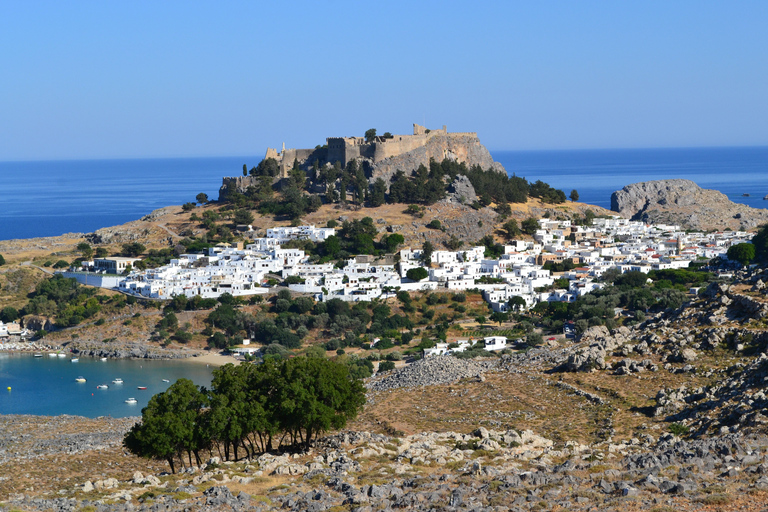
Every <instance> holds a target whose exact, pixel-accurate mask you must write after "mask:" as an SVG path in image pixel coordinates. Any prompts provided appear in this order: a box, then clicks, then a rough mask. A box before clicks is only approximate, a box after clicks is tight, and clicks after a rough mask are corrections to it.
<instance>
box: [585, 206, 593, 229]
mask: <svg viewBox="0 0 768 512" xmlns="http://www.w3.org/2000/svg"><path fill="white" fill-rule="evenodd" d="M594 220H595V212H593V211H592V210H590V209H587V210H585V211H584V225H585V226H591V225H592V221H594Z"/></svg>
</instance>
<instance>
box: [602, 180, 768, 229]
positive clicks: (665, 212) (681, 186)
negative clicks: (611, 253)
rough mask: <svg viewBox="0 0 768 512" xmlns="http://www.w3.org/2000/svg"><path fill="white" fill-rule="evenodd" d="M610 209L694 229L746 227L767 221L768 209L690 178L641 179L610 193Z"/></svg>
mask: <svg viewBox="0 0 768 512" xmlns="http://www.w3.org/2000/svg"><path fill="white" fill-rule="evenodd" d="M611 210H613V211H614V212H617V213H619V214H620V215H622V216H623V217H627V218H630V219H632V220H641V221H643V222H647V223H655V224H677V225H680V226H682V227H683V228H685V229H695V230H705V231H707V230H724V229H731V230H748V229H752V228H755V227H757V226H759V225H761V224H763V223H765V222H768V210H763V209H757V208H751V207H749V206H746V205H743V204H738V203H734V202H732V201H730V200H729V199H728V197H726V195H725V194H723V193H722V192H718V191H717V190H707V189H703V188H701V187H699V186H698V185H697V184H696V183H694V182H693V181H690V180H683V179H673V180H657V181H644V182H641V183H633V184H631V185H627V186H625V187H624V188H622V189H621V190H617V191H616V192H614V193H613V194H612V195H611Z"/></svg>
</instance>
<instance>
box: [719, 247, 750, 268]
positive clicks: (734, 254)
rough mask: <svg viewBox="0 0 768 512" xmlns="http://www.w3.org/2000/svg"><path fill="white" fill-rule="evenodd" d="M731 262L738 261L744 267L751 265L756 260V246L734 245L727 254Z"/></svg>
mask: <svg viewBox="0 0 768 512" xmlns="http://www.w3.org/2000/svg"><path fill="white" fill-rule="evenodd" d="M726 256H728V259H729V260H731V261H738V262H739V263H740V264H741V265H742V266H747V265H749V264H750V263H751V262H752V260H754V259H755V246H754V245H752V244H751V243H741V244H736V245H732V246H730V247H729V248H728V252H727V253H726Z"/></svg>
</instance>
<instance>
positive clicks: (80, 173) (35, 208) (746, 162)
mask: <svg viewBox="0 0 768 512" xmlns="http://www.w3.org/2000/svg"><path fill="white" fill-rule="evenodd" d="M492 155H493V157H494V159H496V160H497V161H499V162H501V163H502V164H503V165H504V167H506V169H507V171H508V172H509V173H510V174H511V173H515V174H517V175H518V176H522V177H525V178H527V179H528V180H529V181H536V180H539V179H540V180H542V181H545V182H547V183H549V184H550V185H552V186H554V187H556V188H560V189H562V190H564V191H565V192H566V194H570V191H571V190H572V189H574V188H575V189H576V190H578V192H579V195H580V201H582V202H586V203H592V204H596V205H598V206H603V207H606V208H610V198H611V193H612V192H613V191H615V190H618V189H620V188H622V187H623V186H625V185H628V184H630V183H636V182H638V181H647V180H658V179H667V178H686V179H690V180H693V181H695V182H696V183H698V184H699V185H700V186H701V187H704V188H712V189H716V190H719V191H721V192H723V193H724V194H726V195H728V197H729V198H730V199H731V200H732V201H737V202H741V203H745V204H748V205H749V206H752V207H755V208H766V207H768V201H763V199H762V198H763V196H765V195H766V194H768V147H756V148H704V149H701V148H693V149H682V148H680V149H621V150H580V151H493V152H492ZM260 160H261V157H256V156H248V157H227V158H168V159H143V160H87V161H60V162H57V161H52V162H5V163H3V162H0V183H2V187H3V193H2V194H0V240H8V239H13V238H31V237H36V236H52V235H59V234H62V233H67V232H91V231H94V230H96V229H98V228H102V227H106V226H114V225H116V224H122V223H124V222H128V221H131V220H136V219H138V218H140V217H142V216H143V215H146V214H147V213H149V212H150V211H152V210H154V209H156V208H160V207H162V206H167V205H170V204H182V203H185V202H187V201H194V200H195V196H196V195H197V194H198V193H200V192H205V193H206V194H208V196H209V197H211V198H212V199H215V198H217V197H218V190H219V187H220V186H221V178H222V176H237V175H240V173H241V172H242V166H243V164H247V165H248V167H249V168H250V167H251V166H253V165H256V164H257V163H258V162H259V161H260ZM745 193H748V194H750V197H744V196H743V195H742V194H745Z"/></svg>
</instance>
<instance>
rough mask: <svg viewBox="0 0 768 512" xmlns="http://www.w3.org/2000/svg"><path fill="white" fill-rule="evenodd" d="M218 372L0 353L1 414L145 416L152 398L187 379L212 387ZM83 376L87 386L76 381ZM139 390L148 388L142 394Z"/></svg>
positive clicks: (184, 365) (195, 366)
mask: <svg viewBox="0 0 768 512" xmlns="http://www.w3.org/2000/svg"><path fill="white" fill-rule="evenodd" d="M213 369H214V368H213V367H208V366H206V365H205V364H202V363H194V362H183V361H152V360H144V359H142V360H134V359H119V360H113V359H110V360H108V361H101V360H100V359H96V358H90V357H82V358H80V361H79V362H77V363H72V362H70V360H69V357H67V358H54V357H48V356H47V355H46V354H43V357H42V358H36V357H33V356H32V354H8V353H0V414H36V415H47V416H54V415H58V414H72V415H78V416H87V417H90V418H95V417H97V416H113V417H123V416H140V415H141V408H142V407H144V406H146V405H147V402H148V401H149V399H150V397H151V396H152V395H153V394H155V393H159V392H162V391H165V390H166V389H168V386H170V385H171V384H172V383H173V382H175V381H176V379H179V378H182V377H184V378H187V379H191V380H192V381H193V382H194V383H195V384H198V385H201V386H206V387H209V386H210V384H211V377H212V375H211V372H212V371H213ZM78 376H83V377H85V378H86V379H87V381H86V382H84V383H79V382H75V379H76V378H77V377H78ZM117 377H120V378H122V379H123V381H124V384H120V385H118V384H113V383H112V380H113V379H115V378H117ZM163 379H168V380H169V381H170V382H163ZM99 384H107V385H108V386H109V389H96V386H97V385H99ZM9 386H10V387H11V390H10V391H8V389H7V388H8V387H9ZM138 386H146V387H147V389H146V391H141V390H138V389H137V387H138ZM130 397H133V398H136V400H138V403H137V404H134V405H129V404H126V403H125V402H124V401H125V400H126V399H127V398H130Z"/></svg>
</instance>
